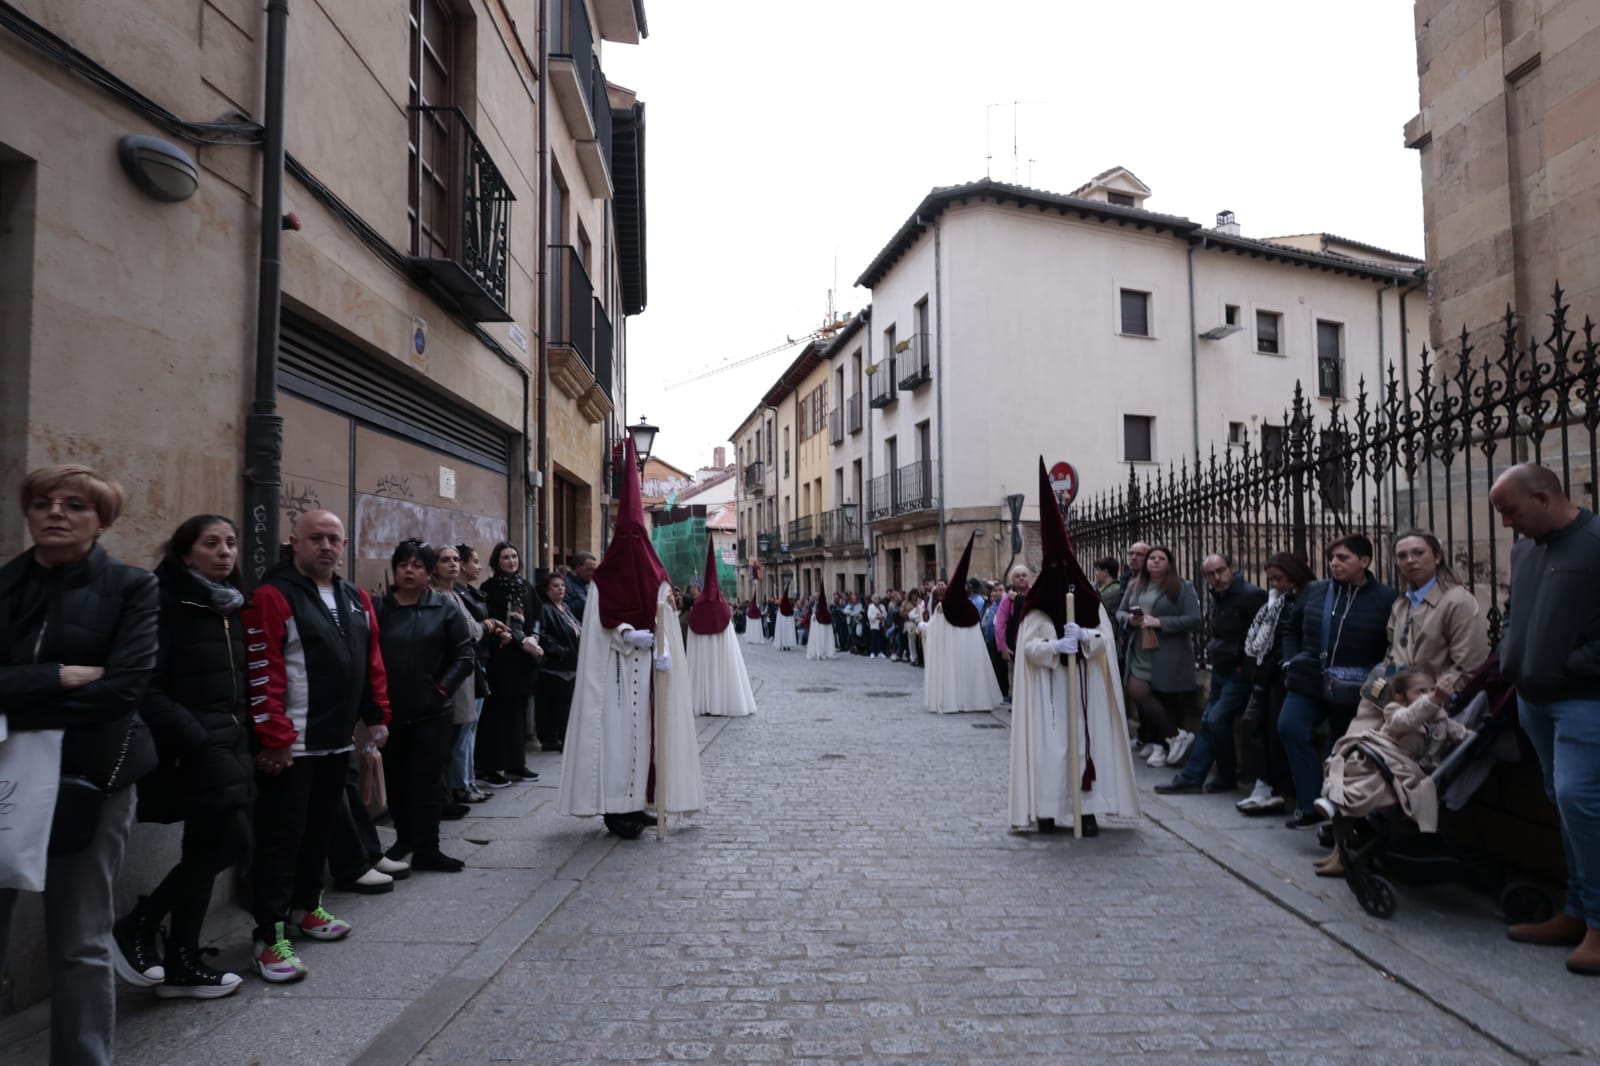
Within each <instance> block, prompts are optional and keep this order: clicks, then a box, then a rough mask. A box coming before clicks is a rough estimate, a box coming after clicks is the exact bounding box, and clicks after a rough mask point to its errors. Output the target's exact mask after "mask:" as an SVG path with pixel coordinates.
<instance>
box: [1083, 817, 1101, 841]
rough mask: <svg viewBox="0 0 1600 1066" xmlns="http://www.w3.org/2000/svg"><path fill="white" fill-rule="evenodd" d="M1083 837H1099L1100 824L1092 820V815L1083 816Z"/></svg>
mask: <svg viewBox="0 0 1600 1066" xmlns="http://www.w3.org/2000/svg"><path fill="white" fill-rule="evenodd" d="M1083 835H1084V836H1086V837H1097V836H1099V835H1100V823H1099V822H1097V821H1095V820H1094V815H1092V814H1086V815H1084V816H1083Z"/></svg>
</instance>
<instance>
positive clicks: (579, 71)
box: [549, 0, 595, 141]
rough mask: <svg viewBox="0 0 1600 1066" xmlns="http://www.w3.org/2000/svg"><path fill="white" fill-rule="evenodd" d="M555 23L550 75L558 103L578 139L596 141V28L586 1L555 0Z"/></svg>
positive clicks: (568, 127)
mask: <svg viewBox="0 0 1600 1066" xmlns="http://www.w3.org/2000/svg"><path fill="white" fill-rule="evenodd" d="M550 6H551V8H552V9H553V14H554V20H555V25H554V26H553V27H552V34H551V42H550V63H549V75H550V84H551V86H552V87H553V88H554V90H555V97H556V103H557V104H558V105H559V106H560V108H561V114H562V115H563V116H564V117H565V118H566V120H567V129H569V130H570V131H571V132H572V139H573V140H575V141H587V140H593V139H594V136H595V114H594V103H593V94H594V68H595V61H594V31H593V30H592V29H591V28H590V27H589V10H588V5H587V4H585V3H584V0H553V2H552V3H551V5H550Z"/></svg>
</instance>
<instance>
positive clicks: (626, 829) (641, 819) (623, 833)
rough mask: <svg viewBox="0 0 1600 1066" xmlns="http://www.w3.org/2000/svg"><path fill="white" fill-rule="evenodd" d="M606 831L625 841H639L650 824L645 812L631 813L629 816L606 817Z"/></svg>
mask: <svg viewBox="0 0 1600 1066" xmlns="http://www.w3.org/2000/svg"><path fill="white" fill-rule="evenodd" d="M605 823H606V829H608V830H609V831H610V832H611V833H612V835H614V836H619V837H621V838H622V839H623V840H637V839H639V836H640V834H642V833H643V832H644V827H645V826H646V825H647V824H649V822H648V819H646V818H645V815H644V812H643V811H630V812H629V813H627V814H607V815H605Z"/></svg>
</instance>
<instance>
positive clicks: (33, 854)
mask: <svg viewBox="0 0 1600 1066" xmlns="http://www.w3.org/2000/svg"><path fill="white" fill-rule="evenodd" d="M4 720H5V719H4V716H0V722H3V721H4ZM60 786H61V730H59V729H48V730H40V731H29V732H26V733H11V734H10V735H9V736H7V737H6V739H5V740H3V741H0V888H20V889H22V890H24V891H26V892H42V891H44V874H45V867H46V864H47V862H48V861H49V858H48V854H47V852H48V849H49V847H50V823H51V822H52V821H54V819H55V815H56V791H57V790H58V789H59V788H60Z"/></svg>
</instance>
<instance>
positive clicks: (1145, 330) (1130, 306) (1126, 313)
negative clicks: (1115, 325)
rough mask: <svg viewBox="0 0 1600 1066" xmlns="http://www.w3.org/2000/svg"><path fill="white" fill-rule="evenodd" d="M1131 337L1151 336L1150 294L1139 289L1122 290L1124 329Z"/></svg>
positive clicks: (1122, 330)
mask: <svg viewBox="0 0 1600 1066" xmlns="http://www.w3.org/2000/svg"><path fill="white" fill-rule="evenodd" d="M1120 332H1122V333H1123V334H1126V335H1127V336H1130V337H1148V336H1150V294H1149V293H1147V292H1140V291H1139V290H1138V289H1123V290H1122V329H1121V330H1120Z"/></svg>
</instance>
